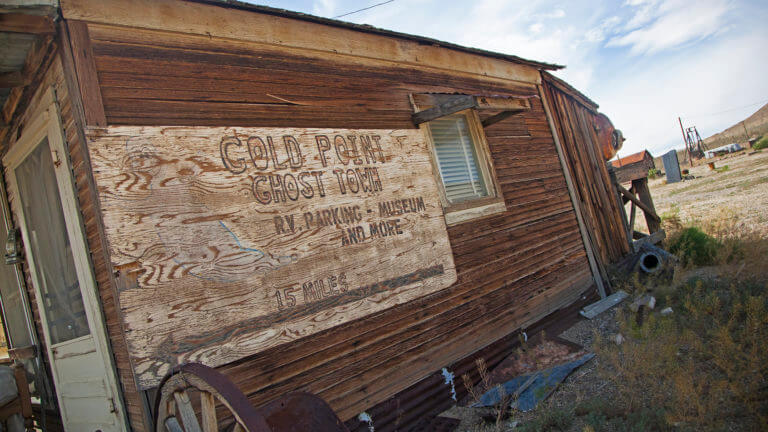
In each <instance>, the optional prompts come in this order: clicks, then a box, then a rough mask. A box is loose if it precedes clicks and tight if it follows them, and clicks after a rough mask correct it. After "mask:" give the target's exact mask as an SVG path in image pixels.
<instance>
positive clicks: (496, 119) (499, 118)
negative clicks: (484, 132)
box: [482, 110, 523, 127]
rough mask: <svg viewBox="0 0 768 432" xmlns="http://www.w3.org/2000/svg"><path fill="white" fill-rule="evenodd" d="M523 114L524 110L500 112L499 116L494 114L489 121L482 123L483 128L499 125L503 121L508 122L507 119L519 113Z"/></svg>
mask: <svg viewBox="0 0 768 432" xmlns="http://www.w3.org/2000/svg"><path fill="white" fill-rule="evenodd" d="M521 112H523V111H522V110H514V111H513V110H509V111H502V112H500V113H498V114H494V115H492V116H490V117H488V118H487V119H485V120H483V121H482V124H483V127H488V126H490V125H492V124H495V123H498V122H500V121H502V120H506V119H507V118H509V117H512V116H513V115H515V114H517V113H521Z"/></svg>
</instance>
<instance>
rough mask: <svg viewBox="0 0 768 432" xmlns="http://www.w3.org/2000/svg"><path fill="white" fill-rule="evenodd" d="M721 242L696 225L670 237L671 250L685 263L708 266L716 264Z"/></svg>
mask: <svg viewBox="0 0 768 432" xmlns="http://www.w3.org/2000/svg"><path fill="white" fill-rule="evenodd" d="M720 246H721V243H720V242H719V241H718V240H716V239H715V238H713V237H711V236H709V235H707V234H706V233H705V232H704V231H702V230H700V229H698V228H696V227H688V228H685V229H683V230H681V231H680V232H679V233H677V234H676V235H674V236H672V237H671V238H670V239H669V251H670V252H671V253H673V254H675V255H677V256H678V257H680V260H681V261H682V264H683V265H689V264H693V265H696V266H706V265H712V264H714V261H715V257H716V256H717V252H718V249H719V248H720Z"/></svg>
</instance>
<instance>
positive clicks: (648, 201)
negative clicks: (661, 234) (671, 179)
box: [632, 176, 661, 233]
mask: <svg viewBox="0 0 768 432" xmlns="http://www.w3.org/2000/svg"><path fill="white" fill-rule="evenodd" d="M632 187H633V188H634V189H635V191H636V192H637V198H638V199H639V200H640V202H642V203H643V204H644V207H643V206H641V207H640V208H642V209H643V211H644V212H645V219H646V222H647V223H648V232H649V233H655V232H658V231H659V230H661V218H659V217H658V215H657V214H656V208H655V207H654V205H653V197H651V190H650V189H649V188H648V177H647V176H646V177H642V178H639V179H635V180H632ZM648 210H650V212H648ZM654 216H655V217H654Z"/></svg>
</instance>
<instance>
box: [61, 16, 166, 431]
mask: <svg viewBox="0 0 768 432" xmlns="http://www.w3.org/2000/svg"><path fill="white" fill-rule="evenodd" d="M58 34H59V37H60V38H61V45H62V49H61V51H60V53H61V65H62V77H63V80H64V82H62V83H61V84H60V86H59V90H58V96H59V98H60V101H61V103H62V107H66V108H67V109H62V119H64V123H65V124H66V131H67V142H68V144H69V152H70V158H71V161H72V166H73V170H74V173H75V185H76V186H77V189H78V201H79V206H80V212H81V213H82V215H83V225H84V226H85V228H86V236H87V240H88V245H89V249H90V252H91V258H92V260H93V266H94V271H95V277H96V282H97V284H98V288H99V294H100V297H101V302H102V307H103V309H104V317H105V319H106V324H107V331H108V333H109V337H110V344H111V351H112V356H113V357H114V359H115V367H116V368H117V371H118V374H119V376H120V381H121V384H122V390H123V392H122V398H121V399H122V401H123V404H124V406H125V408H126V412H127V414H128V417H129V422H130V426H131V429H132V430H135V431H137V432H141V431H145V430H150V429H151V428H150V424H151V418H150V414H149V407H148V403H147V400H146V398H144V397H142V396H140V395H139V393H138V391H137V388H136V380H135V378H134V376H133V370H132V369H131V367H130V364H129V359H128V354H127V345H126V341H125V332H124V329H123V328H122V321H121V320H120V319H119V312H118V310H117V308H116V307H115V297H116V296H117V290H116V287H115V283H114V281H113V278H112V275H113V274H114V271H113V269H112V267H111V263H110V260H109V256H108V254H107V249H108V248H107V247H106V243H105V242H106V235H105V233H104V227H103V224H102V220H101V217H100V214H101V210H100V206H99V202H98V195H97V192H96V186H95V183H94V179H93V175H92V172H91V171H90V169H89V167H90V155H89V154H88V151H87V147H86V145H85V141H86V139H85V130H84V125H85V111H84V109H83V105H82V100H81V99H80V97H81V93H80V89H79V85H78V82H77V75H76V72H75V64H74V59H73V54H72V51H71V47H72V45H71V44H70V41H69V33H68V31H67V29H66V26H65V24H64V23H63V22H59V24H58Z"/></svg>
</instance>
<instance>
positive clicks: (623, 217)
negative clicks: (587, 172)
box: [608, 167, 632, 251]
mask: <svg viewBox="0 0 768 432" xmlns="http://www.w3.org/2000/svg"><path fill="white" fill-rule="evenodd" d="M608 175H609V176H610V177H611V184H613V185H614V186H615V187H614V188H613V189H614V190H615V191H616V200H617V203H618V204H619V209H621V211H620V212H619V213H621V221H622V222H624V226H625V227H627V229H628V228H629V220H628V219H627V210H626V207H624V206H625V205H626V203H627V201H628V200H627V201H625V200H624V196H623V195H622V194H621V192H620V191H619V188H620V187H621V185H620V184H619V183H618V181H617V180H616V171H614V170H613V168H610V167H609V168H608ZM627 242H628V243H629V250H630V251H631V250H632V236H631V235H628V236H627Z"/></svg>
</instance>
